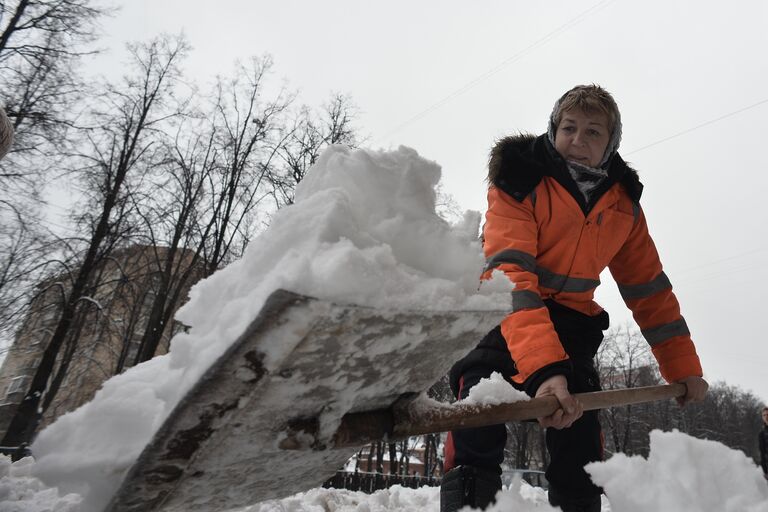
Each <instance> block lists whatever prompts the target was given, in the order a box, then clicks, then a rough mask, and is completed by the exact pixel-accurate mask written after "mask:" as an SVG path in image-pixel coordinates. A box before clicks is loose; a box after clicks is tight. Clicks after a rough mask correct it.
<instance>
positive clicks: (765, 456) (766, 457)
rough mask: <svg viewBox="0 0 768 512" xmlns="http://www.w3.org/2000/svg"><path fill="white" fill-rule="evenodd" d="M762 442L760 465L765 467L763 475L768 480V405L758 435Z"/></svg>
mask: <svg viewBox="0 0 768 512" xmlns="http://www.w3.org/2000/svg"><path fill="white" fill-rule="evenodd" d="M758 440H759V442H760V467H761V468H763V476H764V477H765V479H766V480H768V407H763V430H761V431H760V435H759V436H758Z"/></svg>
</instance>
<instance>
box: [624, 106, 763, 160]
mask: <svg viewBox="0 0 768 512" xmlns="http://www.w3.org/2000/svg"><path fill="white" fill-rule="evenodd" d="M763 103H768V98H766V99H764V100H760V101H758V102H757V103H753V104H752V105H749V106H747V107H744V108H740V109H739V110H734V111H733V112H729V113H728V114H725V115H722V116H720V117H716V118H715V119H710V120H709V121H705V122H703V123H701V124H699V125H696V126H694V127H693V128H688V129H687V130H683V131H681V132H678V133H676V134H674V135H670V136H669V137H665V138H663V139H661V140H657V141H656V142H652V143H650V144H648V145H646V146H643V147H641V148H638V149H633V150H632V151H630V152H629V153H626V155H631V154H633V153H637V152H639V151H643V150H645V149H648V148H650V147H653V146H656V145H657V144H661V143H662V142H667V141H668V140H671V139H674V138H676V137H680V136H681V135H685V134H687V133H691V132H692V131H694V130H698V129H699V128H703V127H705V126H709V125H710V124H714V123H716V122H718V121H722V120H723V119H726V118H728V117H731V116H735V115H736V114H740V113H742V112H746V111H747V110H750V109H753V108H755V107H758V106H760V105H762V104H763Z"/></svg>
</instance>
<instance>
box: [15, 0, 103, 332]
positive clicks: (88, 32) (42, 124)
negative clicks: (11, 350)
mask: <svg viewBox="0 0 768 512" xmlns="http://www.w3.org/2000/svg"><path fill="white" fill-rule="evenodd" d="M107 12H108V10H107V9H105V8H103V7H101V6H99V5H98V4H97V1H95V0H10V1H0V108H1V107H2V106H4V107H5V108H6V110H7V113H8V118H9V120H10V124H11V126H12V128H13V130H14V131H15V132H16V135H15V141H14V144H13V145H12V146H11V148H10V150H11V151H10V154H9V155H8V156H7V158H5V159H4V160H3V161H2V162H0V224H2V228H1V229H0V247H2V248H3V249H0V268H2V274H3V278H2V284H0V345H2V340H3V339H5V340H8V339H10V338H11V335H12V334H11V333H13V331H15V329H16V328H17V327H18V325H19V323H18V320H19V318H20V317H21V316H23V314H24V313H26V311H27V310H28V306H29V304H30V303H31V299H32V297H31V290H32V288H33V287H32V286H29V282H30V281H36V280H39V279H40V278H41V276H42V275H43V271H44V269H45V268H46V265H45V261H46V259H48V258H50V256H51V251H52V248H53V247H55V244H53V243H52V242H51V240H50V237H49V236H48V233H47V232H46V230H45V229H44V227H43V226H44V223H43V222H42V221H41V219H42V217H43V215H42V213H41V208H40V206H41V204H42V200H41V197H40V192H41V188H42V187H43V185H44V184H45V183H46V181H47V180H48V174H50V171H51V170H53V169H56V168H57V164H58V163H59V162H61V160H62V156H63V152H64V148H65V147H66V146H68V143H69V142H70V141H71V139H72V137H73V131H72V130H71V125H72V123H73V122H74V121H75V119H76V117H77V113H78V111H79V110H80V109H81V106H80V103H79V100H80V99H81V98H82V95H83V92H84V90H85V85H84V83H83V80H82V77H81V75H80V73H79V71H78V63H79V61H80V59H81V57H82V56H84V55H86V54H89V53H92V52H93V49H92V48H91V44H92V43H93V41H94V39H95V36H96V26H97V23H98V20H99V19H100V18H101V17H102V16H103V15H104V14H106V13H107Z"/></svg>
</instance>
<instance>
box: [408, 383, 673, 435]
mask: <svg viewBox="0 0 768 512" xmlns="http://www.w3.org/2000/svg"><path fill="white" fill-rule="evenodd" d="M685 393H686V387H685V384H670V385H662V386H648V387H640V388H628V389H612V390H608V391H595V392H592V393H576V394H574V397H575V398H577V399H578V400H579V401H580V402H581V403H582V405H583V406H584V410H585V411H593V410H596V409H605V408H607V407H615V406H623V405H631V404H638V403H644V402H653V401H656V400H664V399H668V398H676V397H679V396H683V395H685ZM460 404H461V402H457V403H456V404H454V406H453V407H451V408H446V409H445V410H443V411H440V412H437V411H436V413H435V414H431V415H428V414H423V413H420V412H419V411H418V410H414V407H409V406H406V408H405V411H404V412H398V411H397V409H395V425H394V429H393V437H397V438H400V437H410V436H414V435H422V434H428V433H432V432H447V431H449V430H457V429H462V428H474V427H485V426H488V425H496V424H499V423H506V422H509V421H525V420H534V419H536V418H541V417H543V416H549V415H550V414H552V413H554V412H555V411H556V410H557V409H559V408H560V403H559V402H558V401H557V398H555V397H554V396H542V397H538V398H532V399H530V400H526V401H520V402H511V403H504V404H497V405H486V406H475V407H472V406H468V407H462V406H461V405H460Z"/></svg>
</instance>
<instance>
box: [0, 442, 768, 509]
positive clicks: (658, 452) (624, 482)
mask: <svg viewBox="0 0 768 512" xmlns="http://www.w3.org/2000/svg"><path fill="white" fill-rule="evenodd" d="M32 465H33V463H32V462H31V461H26V462H25V461H21V462H19V463H16V464H14V465H13V466H11V464H10V463H8V462H7V459H5V461H0V476H1V477H2V478H0V510H2V511H3V512H22V511H23V512H44V511H56V512H77V511H80V510H81V507H80V503H81V499H82V498H81V497H80V496H78V495H76V494H70V495H64V496H62V495H61V494H60V493H59V492H58V490H57V489H55V488H50V487H48V486H46V485H45V484H43V483H42V482H41V481H40V480H38V479H36V478H34V477H32V476H30V469H31V467H32ZM588 470H589V472H590V474H592V477H593V478H594V479H595V481H596V482H598V483H599V484H600V485H602V486H603V487H604V489H605V492H606V495H605V496H603V507H602V510H603V512H607V511H614V512H646V511H649V510H652V511H654V512H768V483H766V481H765V480H764V479H763V476H762V474H761V472H760V469H759V468H758V467H757V466H756V465H755V464H754V463H753V462H752V461H751V460H750V459H748V458H747V457H746V456H745V455H744V454H743V453H742V452H740V451H737V450H731V449H730V448H727V447H725V446H723V445H722V444H720V443H715V442H712V441H704V440H700V439H694V438H692V437H690V436H687V435H685V434H682V433H678V432H673V433H670V432H666V433H664V432H660V431H654V432H653V433H652V434H651V454H650V456H649V457H648V459H644V458H642V457H625V456H623V455H616V456H614V457H612V458H611V459H609V460H608V461H606V462H600V463H594V464H591V465H590V466H589V467H588ZM438 510H439V490H438V489H437V488H434V487H422V488H420V489H407V488H403V487H400V486H394V487H392V488H390V489H386V490H381V491H377V492H375V493H373V494H370V495H369V494H365V493H362V492H352V491H346V490H336V489H310V490H308V491H306V492H303V493H299V494H296V495H294V496H289V497H286V498H284V499H281V500H272V501H267V502H263V503H258V504H254V505H253V506H250V507H246V508H244V509H239V512H383V511H397V512H432V511H433V512H437V511H438ZM556 510H559V509H557V508H553V507H550V506H549V505H548V503H547V497H546V492H545V491H544V490H543V489H541V488H538V487H531V486H529V485H528V484H526V483H525V482H520V481H517V482H516V483H513V485H512V486H511V488H510V489H505V490H503V491H502V492H501V493H500V494H499V496H498V498H497V503H496V504H495V505H494V506H492V507H491V508H489V509H488V511H489V512H508V511H514V512H534V511H536V512H545V511H556Z"/></svg>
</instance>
